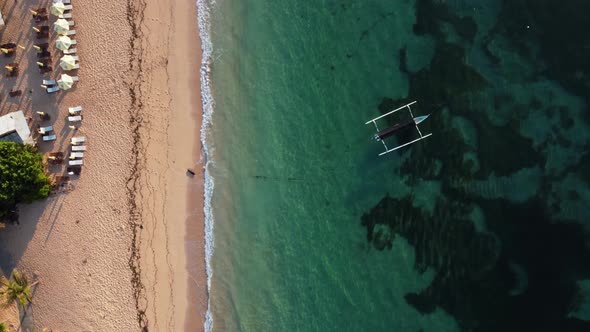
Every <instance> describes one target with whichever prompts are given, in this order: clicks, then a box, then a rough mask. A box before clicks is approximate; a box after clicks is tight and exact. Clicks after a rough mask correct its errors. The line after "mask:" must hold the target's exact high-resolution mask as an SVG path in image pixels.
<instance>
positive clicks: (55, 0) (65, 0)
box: [53, 0, 72, 5]
mask: <svg viewBox="0 0 590 332" xmlns="http://www.w3.org/2000/svg"><path fill="white" fill-rule="evenodd" d="M53 2H61V3H63V4H64V5H69V4H71V3H72V0H53Z"/></svg>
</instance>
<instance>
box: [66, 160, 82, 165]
mask: <svg viewBox="0 0 590 332" xmlns="http://www.w3.org/2000/svg"><path fill="white" fill-rule="evenodd" d="M68 164H70V166H82V165H84V160H70V161H69V163H68Z"/></svg>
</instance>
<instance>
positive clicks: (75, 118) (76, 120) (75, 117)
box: [68, 115, 82, 122]
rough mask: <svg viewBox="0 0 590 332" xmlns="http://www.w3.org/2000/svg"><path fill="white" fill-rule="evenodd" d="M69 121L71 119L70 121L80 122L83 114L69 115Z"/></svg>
mask: <svg viewBox="0 0 590 332" xmlns="http://www.w3.org/2000/svg"><path fill="white" fill-rule="evenodd" d="M68 121H70V122H80V121H82V116H81V115H76V116H68Z"/></svg>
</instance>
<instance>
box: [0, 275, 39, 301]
mask: <svg viewBox="0 0 590 332" xmlns="http://www.w3.org/2000/svg"><path fill="white" fill-rule="evenodd" d="M36 283H37V282H35V283H33V284H32V285H31V284H29V280H28V279H27V276H25V275H23V274H20V272H18V271H17V270H16V269H14V270H12V275H11V278H10V280H9V279H6V277H2V278H0V284H1V288H0V297H2V301H3V302H4V303H3V304H4V306H8V305H10V304H11V303H12V302H14V301H17V303H18V304H20V305H21V306H22V307H23V308H25V307H26V306H27V304H29V303H33V301H32V300H31V287H32V286H34V285H35V284H36Z"/></svg>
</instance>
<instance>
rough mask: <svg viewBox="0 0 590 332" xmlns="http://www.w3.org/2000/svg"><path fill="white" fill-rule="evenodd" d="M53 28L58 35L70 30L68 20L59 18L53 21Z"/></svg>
mask: <svg viewBox="0 0 590 332" xmlns="http://www.w3.org/2000/svg"><path fill="white" fill-rule="evenodd" d="M53 30H55V32H57V33H59V34H60V35H65V34H66V33H67V32H68V31H70V24H69V23H68V21H66V20H64V19H63V18H60V19H58V20H57V21H55V23H53Z"/></svg>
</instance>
